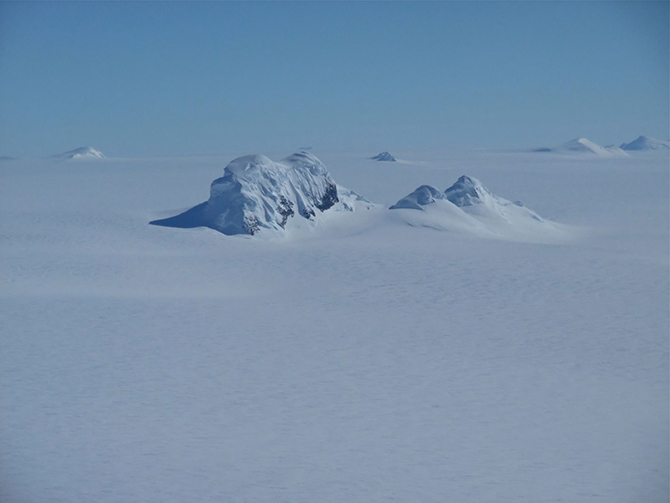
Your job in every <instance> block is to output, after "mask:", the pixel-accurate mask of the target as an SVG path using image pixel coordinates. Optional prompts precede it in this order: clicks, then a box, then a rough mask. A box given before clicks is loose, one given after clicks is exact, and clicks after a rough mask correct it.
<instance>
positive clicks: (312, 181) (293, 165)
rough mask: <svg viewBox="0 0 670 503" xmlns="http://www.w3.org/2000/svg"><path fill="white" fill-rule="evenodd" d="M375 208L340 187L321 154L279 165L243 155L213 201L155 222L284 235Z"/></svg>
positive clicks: (216, 186) (217, 183)
mask: <svg viewBox="0 0 670 503" xmlns="http://www.w3.org/2000/svg"><path fill="white" fill-rule="evenodd" d="M359 203H363V204H366V205H367V204H370V203H369V201H367V200H365V199H364V198H362V197H361V196H359V195H358V194H356V193H354V192H352V191H350V190H348V189H345V188H343V187H338V186H337V185H336V183H335V182H334V181H333V179H332V178H331V176H330V173H328V170H327V169H326V167H325V166H324V165H323V163H322V162H321V161H320V160H319V159H317V158H316V156H314V155H312V154H309V153H307V152H299V153H296V154H293V155H291V156H289V157H287V158H286V159H283V160H282V161H280V162H274V161H272V160H270V159H268V158H267V157H265V156H263V155H248V156H244V157H239V158H237V159H235V160H233V161H232V162H230V163H229V164H228V166H226V168H225V170H224V173H223V176H222V177H221V178H217V179H216V180H214V181H213V182H212V184H211V188H210V197H209V200H207V201H206V202H204V203H202V204H199V205H197V206H195V207H193V208H191V209H189V210H187V211H185V212H184V213H181V214H179V215H176V216H174V217H171V218H166V219H162V220H154V221H152V222H150V223H151V224H154V225H162V226H167V227H180V228H191V227H209V228H212V229H214V230H217V231H219V232H221V233H223V234H227V235H236V234H249V235H254V234H257V233H259V232H261V231H264V230H270V231H279V232H283V231H284V230H285V229H286V228H287V226H288V225H290V224H291V223H294V222H296V221H297V222H312V223H314V222H315V221H316V220H317V219H318V218H319V217H320V215H321V214H322V213H323V212H325V211H327V210H331V211H333V210H343V211H354V209H355V208H356V206H357V205H358V204H359Z"/></svg>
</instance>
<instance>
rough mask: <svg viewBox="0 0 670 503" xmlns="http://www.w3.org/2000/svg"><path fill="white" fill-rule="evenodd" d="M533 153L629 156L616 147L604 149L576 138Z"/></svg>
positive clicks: (584, 139) (535, 150)
mask: <svg viewBox="0 0 670 503" xmlns="http://www.w3.org/2000/svg"><path fill="white" fill-rule="evenodd" d="M533 152H550V153H555V154H567V155H585V154H586V155H597V156H600V157H614V156H625V155H627V154H626V153H625V152H623V151H622V150H621V149H620V148H618V147H615V146H613V145H612V146H608V147H603V146H601V145H598V144H597V143H595V142H592V141H591V140H589V139H587V138H575V139H574V140H570V141H569V142H566V143H563V144H562V145H558V146H557V147H551V148H537V149H534V150H533Z"/></svg>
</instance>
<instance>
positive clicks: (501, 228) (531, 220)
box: [390, 176, 562, 241]
mask: <svg viewBox="0 0 670 503" xmlns="http://www.w3.org/2000/svg"><path fill="white" fill-rule="evenodd" d="M390 209H391V210H419V211H420V212H421V213H417V212H415V211H410V212H403V216H402V218H403V219H404V220H405V221H406V222H407V223H408V224H410V225H413V226H422V227H431V228H436V229H442V230H453V231H465V232H468V233H472V234H477V235H481V236H484V237H497V238H504V239H522V240H532V241H542V240H545V239H547V238H549V239H551V240H553V239H554V238H556V237H558V236H559V234H561V233H562V231H561V230H560V229H559V226H558V225H557V224H554V223H553V222H549V221H547V220H544V219H543V218H542V217H540V216H539V215H538V214H537V213H535V212H534V211H532V210H530V209H528V208H526V207H525V206H524V205H523V203H521V202H518V201H517V202H511V201H508V200H507V199H503V198H502V197H498V196H496V195H494V194H492V193H491V192H490V191H489V190H488V189H487V188H486V187H484V185H482V183H481V182H480V181H479V180H477V179H476V178H472V177H469V176H461V177H460V178H459V179H458V180H457V181H456V183H454V184H453V185H452V186H451V187H449V188H448V189H446V190H445V191H444V192H441V191H439V190H438V189H436V188H435V187H431V186H430V185H422V186H421V187H419V188H418V189H416V190H415V191H414V192H412V193H411V194H409V195H407V196H405V197H403V198H402V199H400V200H399V201H398V202H397V203H396V204H394V205H393V206H391V207H390Z"/></svg>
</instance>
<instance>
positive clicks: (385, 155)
mask: <svg viewBox="0 0 670 503" xmlns="http://www.w3.org/2000/svg"><path fill="white" fill-rule="evenodd" d="M370 159H372V160H374V161H386V162H396V161H397V159H396V158H395V157H393V156H392V155H391V154H390V153H389V152H380V153H379V154H377V155H376V156H374V157H370Z"/></svg>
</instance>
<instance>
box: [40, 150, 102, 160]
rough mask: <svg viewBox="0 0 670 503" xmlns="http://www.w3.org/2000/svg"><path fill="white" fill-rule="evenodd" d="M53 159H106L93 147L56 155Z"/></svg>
mask: <svg viewBox="0 0 670 503" xmlns="http://www.w3.org/2000/svg"><path fill="white" fill-rule="evenodd" d="M53 157H57V158H59V159H104V157H105V156H104V155H103V154H102V152H100V151H99V150H96V149H94V148H93V147H79V148H76V149H74V150H70V151H68V152H63V153H62V154H56V155H54V156H53Z"/></svg>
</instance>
